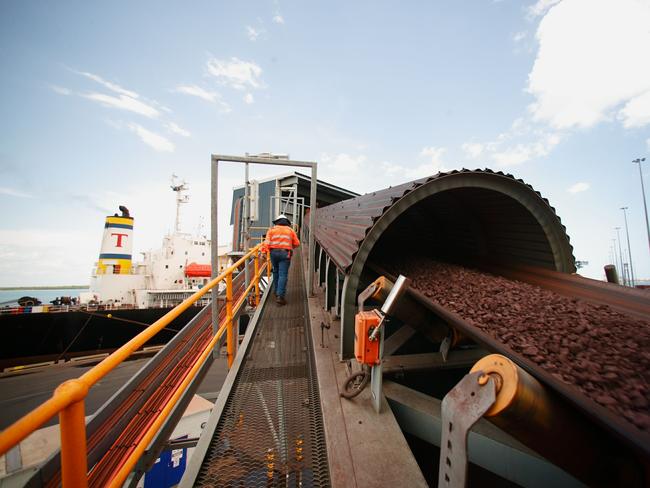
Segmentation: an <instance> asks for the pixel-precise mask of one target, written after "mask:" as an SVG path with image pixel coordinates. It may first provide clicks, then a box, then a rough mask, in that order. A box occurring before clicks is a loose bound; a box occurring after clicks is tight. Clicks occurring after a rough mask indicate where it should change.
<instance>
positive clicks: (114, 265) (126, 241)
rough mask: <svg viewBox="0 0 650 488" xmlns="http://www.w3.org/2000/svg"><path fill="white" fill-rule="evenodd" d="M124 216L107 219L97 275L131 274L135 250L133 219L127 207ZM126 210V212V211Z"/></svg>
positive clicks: (123, 211) (121, 208) (123, 208)
mask: <svg viewBox="0 0 650 488" xmlns="http://www.w3.org/2000/svg"><path fill="white" fill-rule="evenodd" d="M120 210H122V216H118V215H117V214H115V215H113V216H108V217H106V223H105V224H104V237H103V238H102V247H101V250H100V251H99V261H98V262H97V274H98V275H99V274H130V273H131V252H132V250H133V217H131V216H129V211H128V210H126V208H125V207H120ZM125 210H126V211H125Z"/></svg>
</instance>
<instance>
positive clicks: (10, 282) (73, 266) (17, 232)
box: [0, 228, 101, 286]
mask: <svg viewBox="0 0 650 488" xmlns="http://www.w3.org/2000/svg"><path fill="white" fill-rule="evenodd" d="M99 239H101V235H96V234H93V233H89V232H88V231H87V229H73V228H64V229H59V230H56V231H50V230H46V229H42V228H27V229H0V257H1V258H0V285H2V286H34V285H63V284H75V285H76V284H83V283H88V276H89V275H90V270H91V268H92V263H93V260H96V259H97V254H96V252H97V251H96V250H97V249H99V248H98V247H97V246H98V244H99Z"/></svg>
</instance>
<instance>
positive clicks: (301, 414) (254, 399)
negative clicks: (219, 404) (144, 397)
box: [183, 255, 330, 487]
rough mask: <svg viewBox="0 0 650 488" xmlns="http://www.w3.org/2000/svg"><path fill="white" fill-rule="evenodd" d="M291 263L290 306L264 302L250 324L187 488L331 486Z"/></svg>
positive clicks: (303, 305) (297, 277)
mask: <svg viewBox="0 0 650 488" xmlns="http://www.w3.org/2000/svg"><path fill="white" fill-rule="evenodd" d="M292 261H293V263H292V266H291V268H290V272H289V287H288V290H287V297H286V298H287V302H288V304H287V305H286V306H284V307H278V306H277V305H276V304H275V303H274V302H273V300H271V299H270V297H266V298H267V300H265V302H264V305H263V307H262V309H261V313H260V315H259V316H258V317H257V320H255V319H254V320H253V321H252V322H251V325H250V327H251V328H252V329H251V332H250V334H251V337H250V343H249V345H248V349H247V352H246V355H245V356H244V357H243V360H242V362H241V364H240V365H239V368H238V372H237V373H236V375H237V376H236V378H235V380H234V383H233V385H232V388H231V389H230V392H229V394H228V397H227V400H226V402H225V406H224V407H223V409H222V410H220V409H219V408H216V407H215V409H214V410H213V415H218V416H219V418H218V419H217V418H215V419H211V420H210V422H209V423H208V426H207V427H206V430H205V431H204V433H203V435H204V436H206V435H211V440H210V441H209V445H208V444H207V443H205V444H203V445H204V446H205V447H204V448H202V445H201V444H199V446H198V448H197V451H196V452H195V454H194V458H193V461H192V462H193V464H192V465H191V466H190V467H189V468H188V471H187V472H186V477H185V478H184V479H183V486H189V485H190V484H193V485H194V486H247V487H250V486H261V487H270V486H273V487H276V486H277V487H284V486H329V483H330V482H329V470H328V464H327V451H326V446H325V437H324V431H323V424H322V414H321V408H320V398H319V394H318V383H317V379H316V372H315V367H314V362H313V351H312V348H311V340H310V338H309V327H308V326H307V323H308V315H307V297H306V293H305V286H304V281H303V280H302V272H301V260H300V256H299V255H297V256H295V258H294V259H293V260H292ZM267 293H270V292H267ZM245 342H246V340H245ZM224 388H225V387H224ZM211 429H213V430H212V431H210V430H211ZM200 459H202V463H201V465H200V467H199V468H198V469H196V470H193V469H192V466H196V463H197V461H198V460H200ZM193 471H194V472H193Z"/></svg>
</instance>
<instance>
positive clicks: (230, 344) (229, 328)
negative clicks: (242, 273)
mask: <svg viewBox="0 0 650 488" xmlns="http://www.w3.org/2000/svg"><path fill="white" fill-rule="evenodd" d="M226 332H227V335H226V347H227V349H228V367H229V368H230V367H231V366H232V363H233V361H234V360H235V331H234V327H233V320H232V271H231V272H230V273H228V275H226Z"/></svg>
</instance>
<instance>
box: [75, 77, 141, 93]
mask: <svg viewBox="0 0 650 488" xmlns="http://www.w3.org/2000/svg"><path fill="white" fill-rule="evenodd" d="M73 71H74V70H73ZM74 72H75V73H77V74H79V75H82V76H85V77H86V78H89V79H91V80H93V81H96V82H97V83H99V84H100V85H102V86H103V87H105V88H108V89H109V90H111V91H113V92H115V93H118V94H120V95H124V96H127V97H130V98H138V97H139V95H138V94H137V93H136V92H134V91H131V90H126V89H124V88H122V87H121V86H120V85H117V84H115V83H111V82H110V81H106V80H105V79H104V78H102V77H101V76H99V75H96V74H93V73H88V72H87V71H74Z"/></svg>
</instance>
